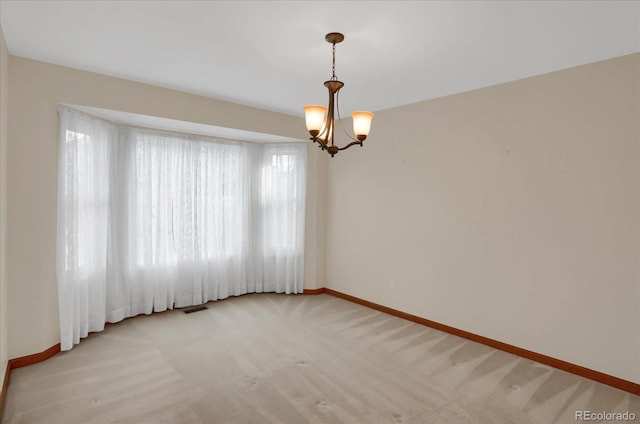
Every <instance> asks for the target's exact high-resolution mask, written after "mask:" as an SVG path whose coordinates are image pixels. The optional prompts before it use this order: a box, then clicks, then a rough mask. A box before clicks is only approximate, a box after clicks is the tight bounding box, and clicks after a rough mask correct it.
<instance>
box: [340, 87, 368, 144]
mask: <svg viewBox="0 0 640 424" xmlns="http://www.w3.org/2000/svg"><path fill="white" fill-rule="evenodd" d="M336 112H338V122H340V128H342V132H343V133H344V135H346V136H347V137H349V138H350V139H351V140H353V141H355V142H356V144H362V143H360V140H358V139H357V138H354V137H351V136H350V135H349V133H348V132H347V130H346V129H345V128H344V125H343V124H342V118H341V117H340V92H339V91H338V92H337V93H336ZM351 144H354V143H351ZM351 144H349V146H351ZM349 146H347V147H349ZM347 147H345V149H346V148H347ZM339 150H343V149H339Z"/></svg>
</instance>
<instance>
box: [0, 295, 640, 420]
mask: <svg viewBox="0 0 640 424" xmlns="http://www.w3.org/2000/svg"><path fill="white" fill-rule="evenodd" d="M207 306H208V307H209V309H208V310H206V311H202V312H196V313H193V314H184V313H183V312H181V311H178V310H176V311H170V312H164V313H161V314H155V315H151V316H145V317H137V318H133V319H129V320H126V321H124V322H121V323H119V324H116V325H112V326H110V327H108V328H107V329H106V330H105V331H104V332H102V333H98V334H93V335H91V336H90V337H88V338H87V339H85V340H83V341H82V342H81V343H80V345H78V346H76V347H75V348H74V349H73V350H71V351H69V352H64V353H60V354H58V355H56V356H54V357H53V358H51V359H49V360H47V361H45V362H42V363H40V364H36V365H32V366H29V367H25V368H20V369H16V370H14V371H13V372H12V374H11V381H10V384H9V389H8V394H7V402H6V407H5V412H4V416H3V419H2V423H5V424H18V423H25V424H26V423H32V424H36V423H46V424H58V423H60V424H63V423H64V424H76V423H78V424H94V423H135V424H140V423H153V424H159V423H176V424H182V423H185V424H187V423H238V424H244V423H260V424H262V423H291V424H297V423H366V424H369V423H412V424H416V423H429V424H442V423H464V424H468V423H474V424H484V423H491V424H503V423H513V424H526V423H543V424H550V423H576V420H575V411H576V410H590V411H606V412H624V411H633V412H634V413H635V414H636V416H637V418H636V419H637V420H640V398H639V397H638V396H633V395H630V394H628V393H625V392H622V391H620V390H616V389H614V388H611V387H608V386H605V385H602V384H599V383H595V382H593V381H590V380H586V379H583V378H580V377H577V376H574V375H571V374H568V373H565V372H562V371H558V370H555V369H552V368H550V367H547V366H544V365H540V364H537V363H535V362H532V361H529V360H525V359H521V358H518V357H516V356H512V355H510V354H507V353H503V352H500V351H496V350H494V349H491V348H488V347H485V346H483V345H479V344H476V343H473V342H470V341H467V340H464V339H461V338H458V337H455V336H451V335H448V334H445V333H442V332H439V331H436V330H433V329H429V328H427V327H423V326H421V325H418V324H414V323H411V322H408V321H405V320H402V319H399V318H395V317H392V316H390V315H386V314H383V313H380V312H377V311H375V310H371V309H368V308H365V307H363V306H360V305H356V304H353V303H350V302H347V301H344V300H341V299H337V298H334V297H332V296H329V295H318V296H304V295H298V296H286V295H275V294H255V295H247V296H242V297H239V298H231V299H227V300H224V301H218V302H211V303H209V304H208V305H207Z"/></svg>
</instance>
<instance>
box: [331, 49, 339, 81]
mask: <svg viewBox="0 0 640 424" xmlns="http://www.w3.org/2000/svg"><path fill="white" fill-rule="evenodd" d="M332 44H333V62H332V63H331V73H332V76H331V81H337V80H338V77H336V43H332Z"/></svg>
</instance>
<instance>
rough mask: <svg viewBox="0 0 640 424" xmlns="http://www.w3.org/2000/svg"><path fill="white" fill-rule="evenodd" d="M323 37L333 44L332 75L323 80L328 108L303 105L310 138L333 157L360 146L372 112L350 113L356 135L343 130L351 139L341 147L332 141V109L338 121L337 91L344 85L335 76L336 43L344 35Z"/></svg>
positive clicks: (335, 34)
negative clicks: (327, 96)
mask: <svg viewBox="0 0 640 424" xmlns="http://www.w3.org/2000/svg"><path fill="white" fill-rule="evenodd" d="M324 39H325V40H326V41H327V43H331V44H332V45H333V62H332V68H331V69H332V75H331V79H330V80H329V81H325V82H324V86H325V87H327V88H328V89H329V108H328V111H327V108H326V107H324V106H318V105H308V106H305V107H304V115H305V120H306V123H307V130H309V134H311V138H310V140H312V141H313V142H314V143H316V142H317V143H318V144H319V145H320V148H321V149H322V150H326V151H327V153H329V154H330V155H331V157H333V156H334V155H335V154H336V153H338V152H339V151H340V150H345V149H348V148H349V147H351V146H354V145H356V144H357V145H359V146H362V142H363V141H364V140H365V139H366V138H367V135H369V129H370V128H371V120H372V119H373V113H372V112H364V111H358V112H353V113H352V114H351V118H352V119H353V133H354V134H355V136H356V137H355V138H353V137H351V136H350V135H349V134H347V132H346V131H345V134H347V137H349V138H350V139H351V140H353V141H352V142H351V143H349V144H347V145H346V146H343V147H338V146H336V145H335V144H334V143H333V136H334V133H335V131H334V128H335V124H336V121H335V119H334V110H335V113H336V115H337V116H338V121H341V118H340V107H339V105H338V92H339V91H340V89H341V88H342V87H344V83H343V82H342V81H338V78H337V77H336V44H338V43H340V42H342V40H344V35H342V34H340V33H339V32H331V33H329V34H327V35H326V36H325V37H324ZM325 114H326V115H325ZM341 124H342V123H341Z"/></svg>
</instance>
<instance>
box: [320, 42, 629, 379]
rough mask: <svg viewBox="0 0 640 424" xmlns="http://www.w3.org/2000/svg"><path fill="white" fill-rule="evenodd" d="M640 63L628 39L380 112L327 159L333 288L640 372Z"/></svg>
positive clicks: (625, 373)
mask: <svg viewBox="0 0 640 424" xmlns="http://www.w3.org/2000/svg"><path fill="white" fill-rule="evenodd" d="M639 75H640V54H635V55H631V56H625V57H620V58H616V59H612V60H608V61H604V62H599V63H594V64H589V65H586V66H580V67H577V68H572V69H567V70H563V71H560V72H555V73H551V74H546V75H542V76H537V77H534V78H528V79H525V80H520V81H516V82H512V83H507V84H502V85H498V86H494V87H489V88H485V89H481V90H476V91H472V92H467V93H463V94H458V95H453V96H449V97H445V98H440V99H436V100H432V101H426V102H421V103H417V104H413V105H408V106H404V107H398V108H394V109H389V110H385V111H381V112H379V113H377V114H376V117H375V119H374V123H373V127H372V133H371V136H370V138H369V139H368V141H367V142H366V145H365V147H364V148H363V149H357V150H356V151H355V152H349V151H348V152H347V153H345V154H343V155H340V157H339V158H336V159H334V160H332V161H331V162H330V165H329V170H328V176H329V177H328V178H329V180H328V181H329V182H328V188H327V190H328V212H327V242H326V246H327V257H326V261H327V264H330V266H327V270H326V278H327V283H328V287H330V288H333V289H335V290H338V291H341V292H345V293H348V294H351V295H354V296H357V297H360V298H364V299H367V300H370V301H373V302H376V303H379V304H382V305H386V306H389V307H392V308H396V309H399V310H402V311H405V312H408V313H411V314H415V315H418V316H421V317H425V318H428V319H431V320H434V321H438V322H441V323H444V324H447V325H450V326H454V327H457V328H460V329H464V330H467V331H470V332H473V333H477V334H480V335H482V336H485V337H490V338H493V339H497V340H500V341H503V342H506V343H510V344H513V345H516V346H519V347H523V348H526V349H530V350H532V351H535V352H539V353H542V354H546V355H549V356H552V357H555V358H559V359H562V360H565V361H569V362H572V363H576V364H579V365H582V366H585V367H588V368H592V369H595V370H598V371H601V372H604V373H608V374H611V375H614V376H617V377H620V378H623V379H627V380H631V381H633V382H636V383H640V246H639V245H640V157H639V155H640V132H639V122H640V119H639V118H640V105H639V102H640V86H639V84H640V78H639V77H638V76H639ZM426 78H428V76H427V77H426ZM392 278H396V279H397V282H398V288H397V290H393V289H392V288H391V287H390V279H392Z"/></svg>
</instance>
